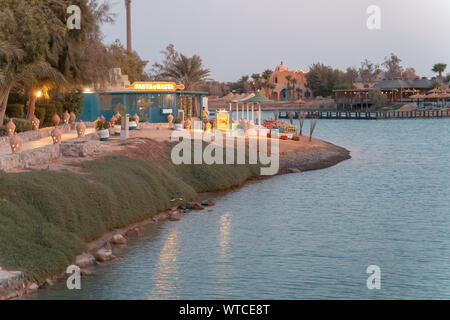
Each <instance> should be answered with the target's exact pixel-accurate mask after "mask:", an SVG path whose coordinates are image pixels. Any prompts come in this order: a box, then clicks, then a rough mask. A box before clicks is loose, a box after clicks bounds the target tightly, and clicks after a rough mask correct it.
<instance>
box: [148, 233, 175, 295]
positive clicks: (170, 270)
mask: <svg viewBox="0 0 450 320" xmlns="http://www.w3.org/2000/svg"><path fill="white" fill-rule="evenodd" d="M179 233H180V232H179V230H178V228H175V229H173V230H172V231H171V232H170V233H169V235H168V236H167V239H166V241H165V243H164V246H163V248H162V249H161V252H160V254H159V258H158V263H157V264H156V270H155V273H154V275H153V288H152V291H151V292H150V293H149V294H148V299H150V300H151V299H176V298H177V297H176V295H175V290H176V288H177V287H178V280H179V279H178V263H177V256H178V254H179V247H178V244H179Z"/></svg>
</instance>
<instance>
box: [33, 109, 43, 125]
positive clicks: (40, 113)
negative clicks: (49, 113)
mask: <svg viewBox="0 0 450 320" xmlns="http://www.w3.org/2000/svg"><path fill="white" fill-rule="evenodd" d="M34 114H35V116H36V117H37V118H38V119H39V120H40V121H41V123H43V122H44V119H45V108H37V109H36V111H35V113H34Z"/></svg>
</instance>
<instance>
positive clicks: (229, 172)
mask: <svg viewBox="0 0 450 320" xmlns="http://www.w3.org/2000/svg"><path fill="white" fill-rule="evenodd" d="M82 167H83V168H82V169H83V171H84V174H83V175H80V174H76V173H71V172H54V171H49V170H42V171H33V172H26V173H4V172H0V265H1V266H2V267H3V268H6V269H8V270H23V271H25V273H26V274H27V276H28V277H29V278H31V279H36V280H38V279H42V278H45V277H47V276H49V275H52V274H56V273H59V272H62V271H63V270H64V269H65V268H66V267H67V266H68V265H70V264H71V263H73V262H74V258H75V256H76V255H78V254H80V253H81V252H83V251H84V250H85V249H86V242H87V241H90V240H94V239H96V238H98V237H99V236H101V235H102V234H103V233H105V232H107V231H110V230H112V229H115V228H120V227H124V226H126V225H129V224H132V223H135V222H138V221H142V220H144V219H147V218H149V217H151V216H153V215H154V214H156V213H158V212H161V211H164V210H166V209H168V208H170V207H172V206H173V205H175V204H180V203H181V202H171V201H170V200H172V199H174V198H183V199H184V200H185V201H189V200H192V199H194V198H195V197H196V195H197V192H203V191H216V190H223V189H227V188H230V187H235V186H238V185H240V184H242V183H244V182H245V181H246V180H247V179H249V178H252V177H256V176H257V175H258V174H259V168H258V166H256V165H255V166H250V165H239V166H233V165H224V166H222V165H212V166H208V165H181V166H173V165H171V164H170V165H169V170H168V169H167V165H166V166H164V168H163V167H162V166H159V165H158V164H149V163H147V162H146V161H143V160H138V159H132V158H128V157H123V156H117V157H116V156H114V157H107V158H105V159H102V160H95V161H86V162H83V164H82Z"/></svg>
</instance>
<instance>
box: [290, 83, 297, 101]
mask: <svg viewBox="0 0 450 320" xmlns="http://www.w3.org/2000/svg"><path fill="white" fill-rule="evenodd" d="M291 82H292V98H293V99H294V100H295V97H294V92H295V85H296V84H297V79H295V78H292V80H291Z"/></svg>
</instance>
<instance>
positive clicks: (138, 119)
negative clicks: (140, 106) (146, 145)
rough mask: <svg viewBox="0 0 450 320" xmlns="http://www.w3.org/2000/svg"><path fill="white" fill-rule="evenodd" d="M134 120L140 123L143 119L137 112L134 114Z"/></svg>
mask: <svg viewBox="0 0 450 320" xmlns="http://www.w3.org/2000/svg"><path fill="white" fill-rule="evenodd" d="M134 121H136V123H137V124H139V121H141V118H139V116H138V115H137V113H136V114H135V115H134Z"/></svg>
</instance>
